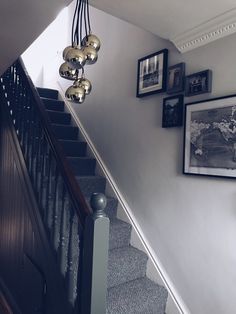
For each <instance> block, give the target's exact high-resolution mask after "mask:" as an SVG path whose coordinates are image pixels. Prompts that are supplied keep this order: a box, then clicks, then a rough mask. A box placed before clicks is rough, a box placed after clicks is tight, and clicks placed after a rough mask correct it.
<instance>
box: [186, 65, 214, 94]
mask: <svg viewBox="0 0 236 314" xmlns="http://www.w3.org/2000/svg"><path fill="white" fill-rule="evenodd" d="M211 88H212V71H211V70H205V71H202V72H198V73H194V74H191V75H188V76H186V79H185V95H186V96H188V97H190V96H195V95H199V94H204V93H211Z"/></svg>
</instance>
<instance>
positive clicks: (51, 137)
mask: <svg viewBox="0 0 236 314" xmlns="http://www.w3.org/2000/svg"><path fill="white" fill-rule="evenodd" d="M17 64H18V66H19V68H20V70H21V71H22V75H23V76H24V77H25V80H26V84H27V85H28V87H29V89H30V90H31V92H32V96H33V98H34V101H35V105H36V106H37V109H38V112H39V114H40V119H41V122H42V126H43V129H44V131H45V134H46V137H47V140H48V143H49V145H50V147H51V150H52V152H53V154H54V158H55V159H56V162H57V166H58V168H59V171H60V173H61V174H62V176H63V181H64V183H65V185H66V187H67V191H68V193H69V195H70V200H71V202H72V205H73V207H74V209H75V210H76V212H77V215H78V219H79V229H80V230H79V231H80V232H81V231H82V229H83V227H84V223H85V218H86V216H87V215H89V214H91V212H92V211H91V209H90V208H89V206H88V205H87V203H86V201H85V198H84V196H83V194H82V192H81V189H80V187H79V184H78V182H77V181H76V179H75V176H74V174H73V172H72V169H71V167H70V165H69V163H68V161H67V159H66V156H65V153H64V151H63V150H62V148H61V145H60V144H59V142H58V140H57V138H56V136H55V133H54V130H53V128H52V125H51V123H50V120H49V118H48V115H47V113H46V111H45V107H44V104H43V102H42V100H41V98H40V97H39V94H38V92H37V90H36V88H35V86H34V84H33V83H32V80H31V78H30V76H29V74H28V72H27V70H26V68H25V66H24V63H23V61H22V59H21V58H20V59H19V60H18V61H17Z"/></svg>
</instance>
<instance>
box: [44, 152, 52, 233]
mask: <svg viewBox="0 0 236 314" xmlns="http://www.w3.org/2000/svg"><path fill="white" fill-rule="evenodd" d="M46 173H47V174H48V175H47V176H46V179H47V181H46V184H45V210H44V212H45V224H46V226H47V227H48V229H49V230H50V229H51V228H52V220H53V219H52V216H53V215H52V213H53V201H52V190H53V187H52V180H53V177H52V175H53V164H52V153H51V151H50V150H49V152H48V162H47V167H46Z"/></svg>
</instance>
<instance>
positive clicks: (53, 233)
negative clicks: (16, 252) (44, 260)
mask: <svg viewBox="0 0 236 314" xmlns="http://www.w3.org/2000/svg"><path fill="white" fill-rule="evenodd" d="M52 186H53V193H52V197H53V206H52V209H53V221H52V229H51V240H52V243H53V247H54V249H55V250H56V251H57V249H58V242H59V241H58V235H59V229H60V226H59V219H58V218H59V217H58V211H59V208H58V207H59V206H58V201H57V198H58V186H59V173H58V169H57V166H56V167H55V172H54V173H53V181H52Z"/></svg>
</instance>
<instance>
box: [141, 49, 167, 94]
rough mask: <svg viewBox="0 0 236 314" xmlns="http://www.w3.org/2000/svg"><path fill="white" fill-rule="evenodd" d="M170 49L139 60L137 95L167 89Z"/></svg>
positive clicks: (160, 91)
mask: <svg viewBox="0 0 236 314" xmlns="http://www.w3.org/2000/svg"><path fill="white" fill-rule="evenodd" d="M167 59H168V50H167V49H163V50H161V51H158V52H155V53H153V54H151V55H149V56H146V57H144V58H141V59H139V60H138V75H137V94H136V96H137V97H144V96H147V95H151V94H155V93H162V92H165V91H166V76H167Z"/></svg>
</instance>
